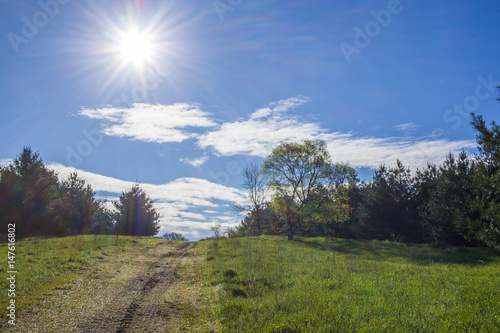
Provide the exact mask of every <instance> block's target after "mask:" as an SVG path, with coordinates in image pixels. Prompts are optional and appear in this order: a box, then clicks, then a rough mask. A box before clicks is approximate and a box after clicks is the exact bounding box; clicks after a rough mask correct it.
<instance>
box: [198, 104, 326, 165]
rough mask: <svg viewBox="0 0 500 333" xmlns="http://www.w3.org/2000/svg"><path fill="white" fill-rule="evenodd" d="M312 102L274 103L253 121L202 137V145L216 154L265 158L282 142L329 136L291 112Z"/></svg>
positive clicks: (229, 125)
mask: <svg viewBox="0 0 500 333" xmlns="http://www.w3.org/2000/svg"><path fill="white" fill-rule="evenodd" d="M307 101H309V98H307V97H303V96H298V97H293V98H289V99H286V100H281V101H278V102H274V103H271V104H270V105H269V106H268V107H265V108H262V109H258V110H257V111H255V112H254V113H252V114H251V115H250V116H249V119H245V120H239V121H234V122H227V123H223V124H221V125H220V126H219V127H218V128H217V129H215V130H214V131H210V132H208V133H205V134H203V135H201V136H200V137H199V139H198V145H199V146H200V147H201V148H203V149H211V150H213V152H214V153H215V154H218V155H223V156H230V155H237V154H241V155H250V156H259V157H265V156H266V155H267V154H269V152H270V151H271V150H272V149H273V148H274V147H275V146H276V145H277V144H278V143H279V142H280V141H297V140H300V139H302V138H307V137H313V136H316V135H318V134H319V133H323V132H325V130H323V129H322V128H321V127H320V125H319V124H315V123H304V122H300V121H299V118H298V117H293V116H290V115H285V113H286V112H287V111H289V110H290V109H292V108H294V107H298V106H300V105H302V104H304V103H306V102H307Z"/></svg>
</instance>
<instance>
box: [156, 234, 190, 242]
mask: <svg viewBox="0 0 500 333" xmlns="http://www.w3.org/2000/svg"><path fill="white" fill-rule="evenodd" d="M161 237H163V238H165V239H166V240H178V241H184V242H187V241H189V240H188V239H187V238H186V237H184V236H183V235H182V234H179V233H177V232H170V233H168V232H166V233H164V234H163V236H161Z"/></svg>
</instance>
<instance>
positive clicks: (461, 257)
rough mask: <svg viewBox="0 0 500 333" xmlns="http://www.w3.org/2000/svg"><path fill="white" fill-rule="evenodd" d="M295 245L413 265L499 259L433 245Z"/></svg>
mask: <svg viewBox="0 0 500 333" xmlns="http://www.w3.org/2000/svg"><path fill="white" fill-rule="evenodd" d="M294 242H295V243H297V244H302V245H303V246H305V247H310V248H314V249H317V250H320V251H330V252H334V253H335V252H337V253H343V254H349V255H355V256H363V258H365V259H371V260H381V259H389V260H390V259H392V258H393V259H395V260H397V259H404V260H408V261H411V262H413V263H416V264H421V265H429V264H435V263H453V264H465V265H487V264H488V263H491V262H494V261H499V260H500V251H498V250H494V249H491V248H483V247H464V246H448V247H442V246H436V245H432V244H412V243H398V242H393V241H387V240H384V241H380V240H355V239H339V238H332V239H325V238H305V239H297V240H294Z"/></svg>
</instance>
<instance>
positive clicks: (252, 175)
mask: <svg viewBox="0 0 500 333" xmlns="http://www.w3.org/2000/svg"><path fill="white" fill-rule="evenodd" d="M243 177H244V179H245V181H244V183H243V188H244V189H245V190H246V191H247V200H248V202H249V206H239V205H237V206H235V208H236V210H238V211H247V212H249V215H248V217H249V219H250V220H251V221H249V222H254V223H252V224H254V225H255V228H251V229H255V231H254V232H255V233H256V234H257V235H261V234H262V232H263V229H264V225H263V224H264V220H265V216H264V215H265V213H264V208H265V204H266V200H267V198H266V187H267V181H266V179H265V177H264V174H263V173H262V170H261V168H260V167H259V166H258V165H257V164H251V165H249V166H247V167H245V169H244V170H243Z"/></svg>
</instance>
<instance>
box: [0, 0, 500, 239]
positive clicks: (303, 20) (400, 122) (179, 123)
mask: <svg viewBox="0 0 500 333" xmlns="http://www.w3.org/2000/svg"><path fill="white" fill-rule="evenodd" d="M133 28H135V29H136V30H137V31H139V32H140V33H141V34H143V36H142V37H143V39H149V40H150V41H151V43H152V45H153V51H152V53H151V56H150V58H149V60H147V61H145V62H143V63H142V64H137V63H126V62H124V61H123V58H122V57H121V56H122V55H121V54H119V53H120V52H119V51H117V50H118V44H119V41H120V39H119V36H121V34H122V33H124V32H127V31H130V30H131V29H133ZM0 31H1V32H2V33H1V36H2V37H1V39H0V68H1V75H0V87H1V89H0V101H1V103H2V105H1V108H0V112H1V117H0V119H1V120H0V161H2V162H3V163H6V162H8V160H9V159H12V158H14V157H15V156H16V154H18V153H19V152H20V151H21V149H22V147H23V146H26V145H30V146H32V148H33V149H34V150H36V151H39V152H40V154H41V155H42V157H43V158H44V161H45V162H46V164H48V165H49V166H50V167H52V168H54V169H55V170H57V171H58V172H59V174H60V176H61V177H66V176H67V175H68V173H69V172H70V171H71V170H74V169H76V170H78V172H79V174H80V175H81V176H83V177H85V178H86V179H87V181H88V182H89V183H91V185H92V186H93V187H94V189H96V190H98V191H99V192H98V194H99V196H100V197H103V198H104V197H106V198H109V199H113V198H116V197H117V196H119V194H120V192H121V191H123V190H125V189H127V188H130V186H131V184H132V183H133V182H135V181H139V182H140V183H141V184H142V185H143V187H144V188H145V189H146V191H147V192H148V193H149V194H150V196H151V197H152V198H153V199H154V200H155V201H156V202H157V208H158V210H159V211H160V213H161V215H162V220H161V225H162V230H161V231H160V234H162V233H163V232H165V231H178V232H182V233H183V234H185V235H186V236H188V237H189V238H190V239H198V238H200V237H203V236H206V235H208V234H209V233H210V231H209V228H210V227H211V226H212V225H213V224H214V223H216V222H220V223H222V224H223V226H234V225H235V224H237V223H238V222H239V216H237V215H235V213H234V212H233V210H232V209H231V206H232V205H234V204H235V203H241V202H242V200H243V196H244V193H243V192H242V191H241V189H240V185H241V183H242V179H241V176H240V173H241V168H242V167H243V166H245V165H246V164H248V163H259V162H261V161H262V160H263V158H264V157H265V156H266V155H267V154H268V153H269V152H270V150H271V149H272V147H274V146H275V145H276V144H277V143H278V142H279V141H280V140H285V141H291V140H293V141H297V140H301V139H303V138H319V139H323V140H325V141H326V142H327V144H328V148H329V151H330V153H331V154H332V157H333V159H334V161H344V162H350V163H351V164H352V165H353V166H355V167H356V168H357V169H358V170H359V172H360V175H361V177H362V178H368V179H369V178H370V177H371V174H372V171H373V168H376V167H377V166H378V165H380V164H382V163H385V164H389V165H391V164H394V163H395V160H396V159H397V158H400V159H402V160H403V162H404V163H405V164H407V165H409V166H411V167H412V169H416V168H418V167H421V166H423V165H425V163H426V161H433V162H436V163H440V162H441V161H442V160H443V159H444V157H445V156H446V155H447V154H448V153H449V152H457V151H460V150H461V149H462V148H465V149H466V150H468V151H470V152H474V147H475V142H474V139H475V132H474V131H473V129H472V128H471V126H470V125H469V122H470V116H469V113H470V111H477V112H478V113H480V114H484V115H485V117H486V119H488V120H498V116H497V113H498V112H499V111H500V106H499V104H498V101H496V98H497V97H498V90H497V89H496V88H494V87H495V86H498V85H500V67H499V63H498V59H499V54H500V43H499V35H500V2H498V1H496V0H485V1H472V0H471V1H464V0H460V1H451V0H450V1H447V0H444V1H424V0H414V1H409V0H401V1H395V0H391V1H373V0H372V1H290V0H287V1H270V0H268V1H249V0H231V1H229V0H221V1H211V0H203V1H201V0H200V1H198V0H192V1H116V2H115V1H113V2H111V1H108V2H103V1H76V0H73V1H71V0H59V1H57V0H42V1H0Z"/></svg>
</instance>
